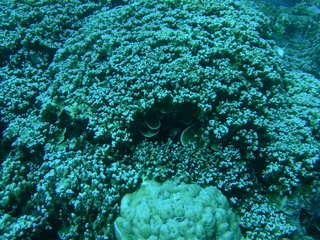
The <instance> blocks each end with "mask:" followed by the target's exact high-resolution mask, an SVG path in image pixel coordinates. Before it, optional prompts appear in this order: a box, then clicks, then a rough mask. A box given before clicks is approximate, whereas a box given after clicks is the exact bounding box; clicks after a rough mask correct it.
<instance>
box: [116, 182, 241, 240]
mask: <svg viewBox="0 0 320 240" xmlns="http://www.w3.org/2000/svg"><path fill="white" fill-rule="evenodd" d="M120 209H121V210H120V211H121V213H120V216H119V217H118V218H117V219H116V221H115V233H116V236H117V239H118V240H129V239H141V240H142V239H148V240H157V239H165V240H171V239H172V240H175V239H179V240H182V239H184V240H189V239H190V240H191V239H193V240H205V239H207V240H213V239H217V240H233V239H235V240H238V239H240V238H241V234H240V229H239V226H238V224H239V221H238V219H237V217H236V215H235V214H234V213H233V212H232V210H231V208H230V207H229V204H228V201H227V199H226V198H225V197H224V195H223V194H222V193H221V192H220V191H219V190H218V189H217V188H215V187H207V188H201V187H200V186H199V185H196V184H177V183H175V182H172V181H167V182H165V183H162V184H160V183H157V182H154V181H146V182H144V183H143V184H142V186H141V188H140V189H139V190H138V191H136V192H134V193H131V194H127V195H126V196H125V197H124V198H123V199H122V201H121V207H120Z"/></svg>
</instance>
